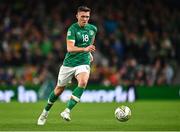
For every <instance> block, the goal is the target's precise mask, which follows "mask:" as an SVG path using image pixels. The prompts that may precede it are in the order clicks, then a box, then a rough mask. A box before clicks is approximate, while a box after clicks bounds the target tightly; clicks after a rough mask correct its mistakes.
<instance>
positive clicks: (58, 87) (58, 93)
mask: <svg viewBox="0 0 180 132" xmlns="http://www.w3.org/2000/svg"><path fill="white" fill-rule="evenodd" d="M63 91H64V87H60V86H56V87H55V89H54V94H55V95H56V96H59V95H61V93H62V92H63Z"/></svg>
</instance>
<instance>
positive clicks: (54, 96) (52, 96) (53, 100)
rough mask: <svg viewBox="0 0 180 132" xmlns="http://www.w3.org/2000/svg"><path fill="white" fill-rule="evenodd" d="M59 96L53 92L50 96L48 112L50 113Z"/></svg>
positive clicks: (47, 106) (46, 108)
mask: <svg viewBox="0 0 180 132" xmlns="http://www.w3.org/2000/svg"><path fill="white" fill-rule="evenodd" d="M58 97H59V96H56V95H55V94H54V91H52V92H51V94H50V95H49V99H48V103H47V105H46V107H45V110H46V111H49V110H50V108H51V107H52V105H53V104H54V102H55V101H56V100H57V99H58Z"/></svg>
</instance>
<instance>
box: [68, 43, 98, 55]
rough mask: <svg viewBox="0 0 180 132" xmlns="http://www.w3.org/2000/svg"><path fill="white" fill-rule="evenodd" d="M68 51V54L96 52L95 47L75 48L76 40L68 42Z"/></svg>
mask: <svg viewBox="0 0 180 132" xmlns="http://www.w3.org/2000/svg"><path fill="white" fill-rule="evenodd" d="M66 43H67V51H68V52H93V51H95V50H96V48H95V46H94V45H89V46H87V47H85V48H83V47H77V46H75V41H74V40H67V42H66Z"/></svg>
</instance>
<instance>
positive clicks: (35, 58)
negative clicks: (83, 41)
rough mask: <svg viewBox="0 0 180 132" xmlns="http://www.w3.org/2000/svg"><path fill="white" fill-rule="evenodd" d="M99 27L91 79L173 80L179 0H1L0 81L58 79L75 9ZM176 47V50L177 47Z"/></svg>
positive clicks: (179, 40)
mask: <svg viewBox="0 0 180 132" xmlns="http://www.w3.org/2000/svg"><path fill="white" fill-rule="evenodd" d="M82 4H85V5H87V6H89V7H90V8H91V9H92V13H91V20H90V23H93V24H94V25H96V26H97V27H98V34H97V37H96V42H95V45H96V48H97V51H96V52H95V53H93V56H94V58H95V59H94V62H93V63H92V64H91V67H92V69H91V76H90V80H89V83H90V84H103V85H118V84H135V85H149V86H152V85H164V84H172V83H173V79H174V78H175V76H176V74H175V73H176V71H177V70H178V68H177V67H178V63H179V62H180V9H179V8H178V6H177V4H179V2H177V1H172V2H170V3H169V2H168V1H167V0H158V1H156V0H152V1H147V0H121V1H120V0H113V1H109V0H97V1H96V2H94V1H73V0H61V1H49V2H47V1H46V2H45V1H43V0H39V1H35V0H23V1H16V2H15V1H5V0H4V1H0V20H1V21H0V84H9V85H14V84H42V83H43V82H44V81H46V80H49V79H53V80H56V79H57V75H58V70H59V68H60V65H61V64H62V62H63V59H64V56H65V53H66V43H65V42H66V32H67V28H68V27H69V26H70V25H71V24H72V23H73V22H76V18H75V15H76V9H77V7H78V6H79V5H82ZM178 51H179V52H178Z"/></svg>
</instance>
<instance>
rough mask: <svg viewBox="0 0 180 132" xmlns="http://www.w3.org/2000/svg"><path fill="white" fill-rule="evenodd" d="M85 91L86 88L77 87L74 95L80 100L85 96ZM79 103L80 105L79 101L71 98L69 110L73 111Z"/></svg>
mask: <svg viewBox="0 0 180 132" xmlns="http://www.w3.org/2000/svg"><path fill="white" fill-rule="evenodd" d="M83 91H84V88H81V87H76V88H75V89H74V91H73V93H72V95H73V96H75V97H77V98H78V99H80V98H81V95H82V94H83ZM77 103H78V101H77V100H74V99H73V98H71V99H70V100H69V101H68V103H67V108H68V109H70V110H71V109H72V108H73V107H74V106H75V105H76V104H77Z"/></svg>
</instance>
